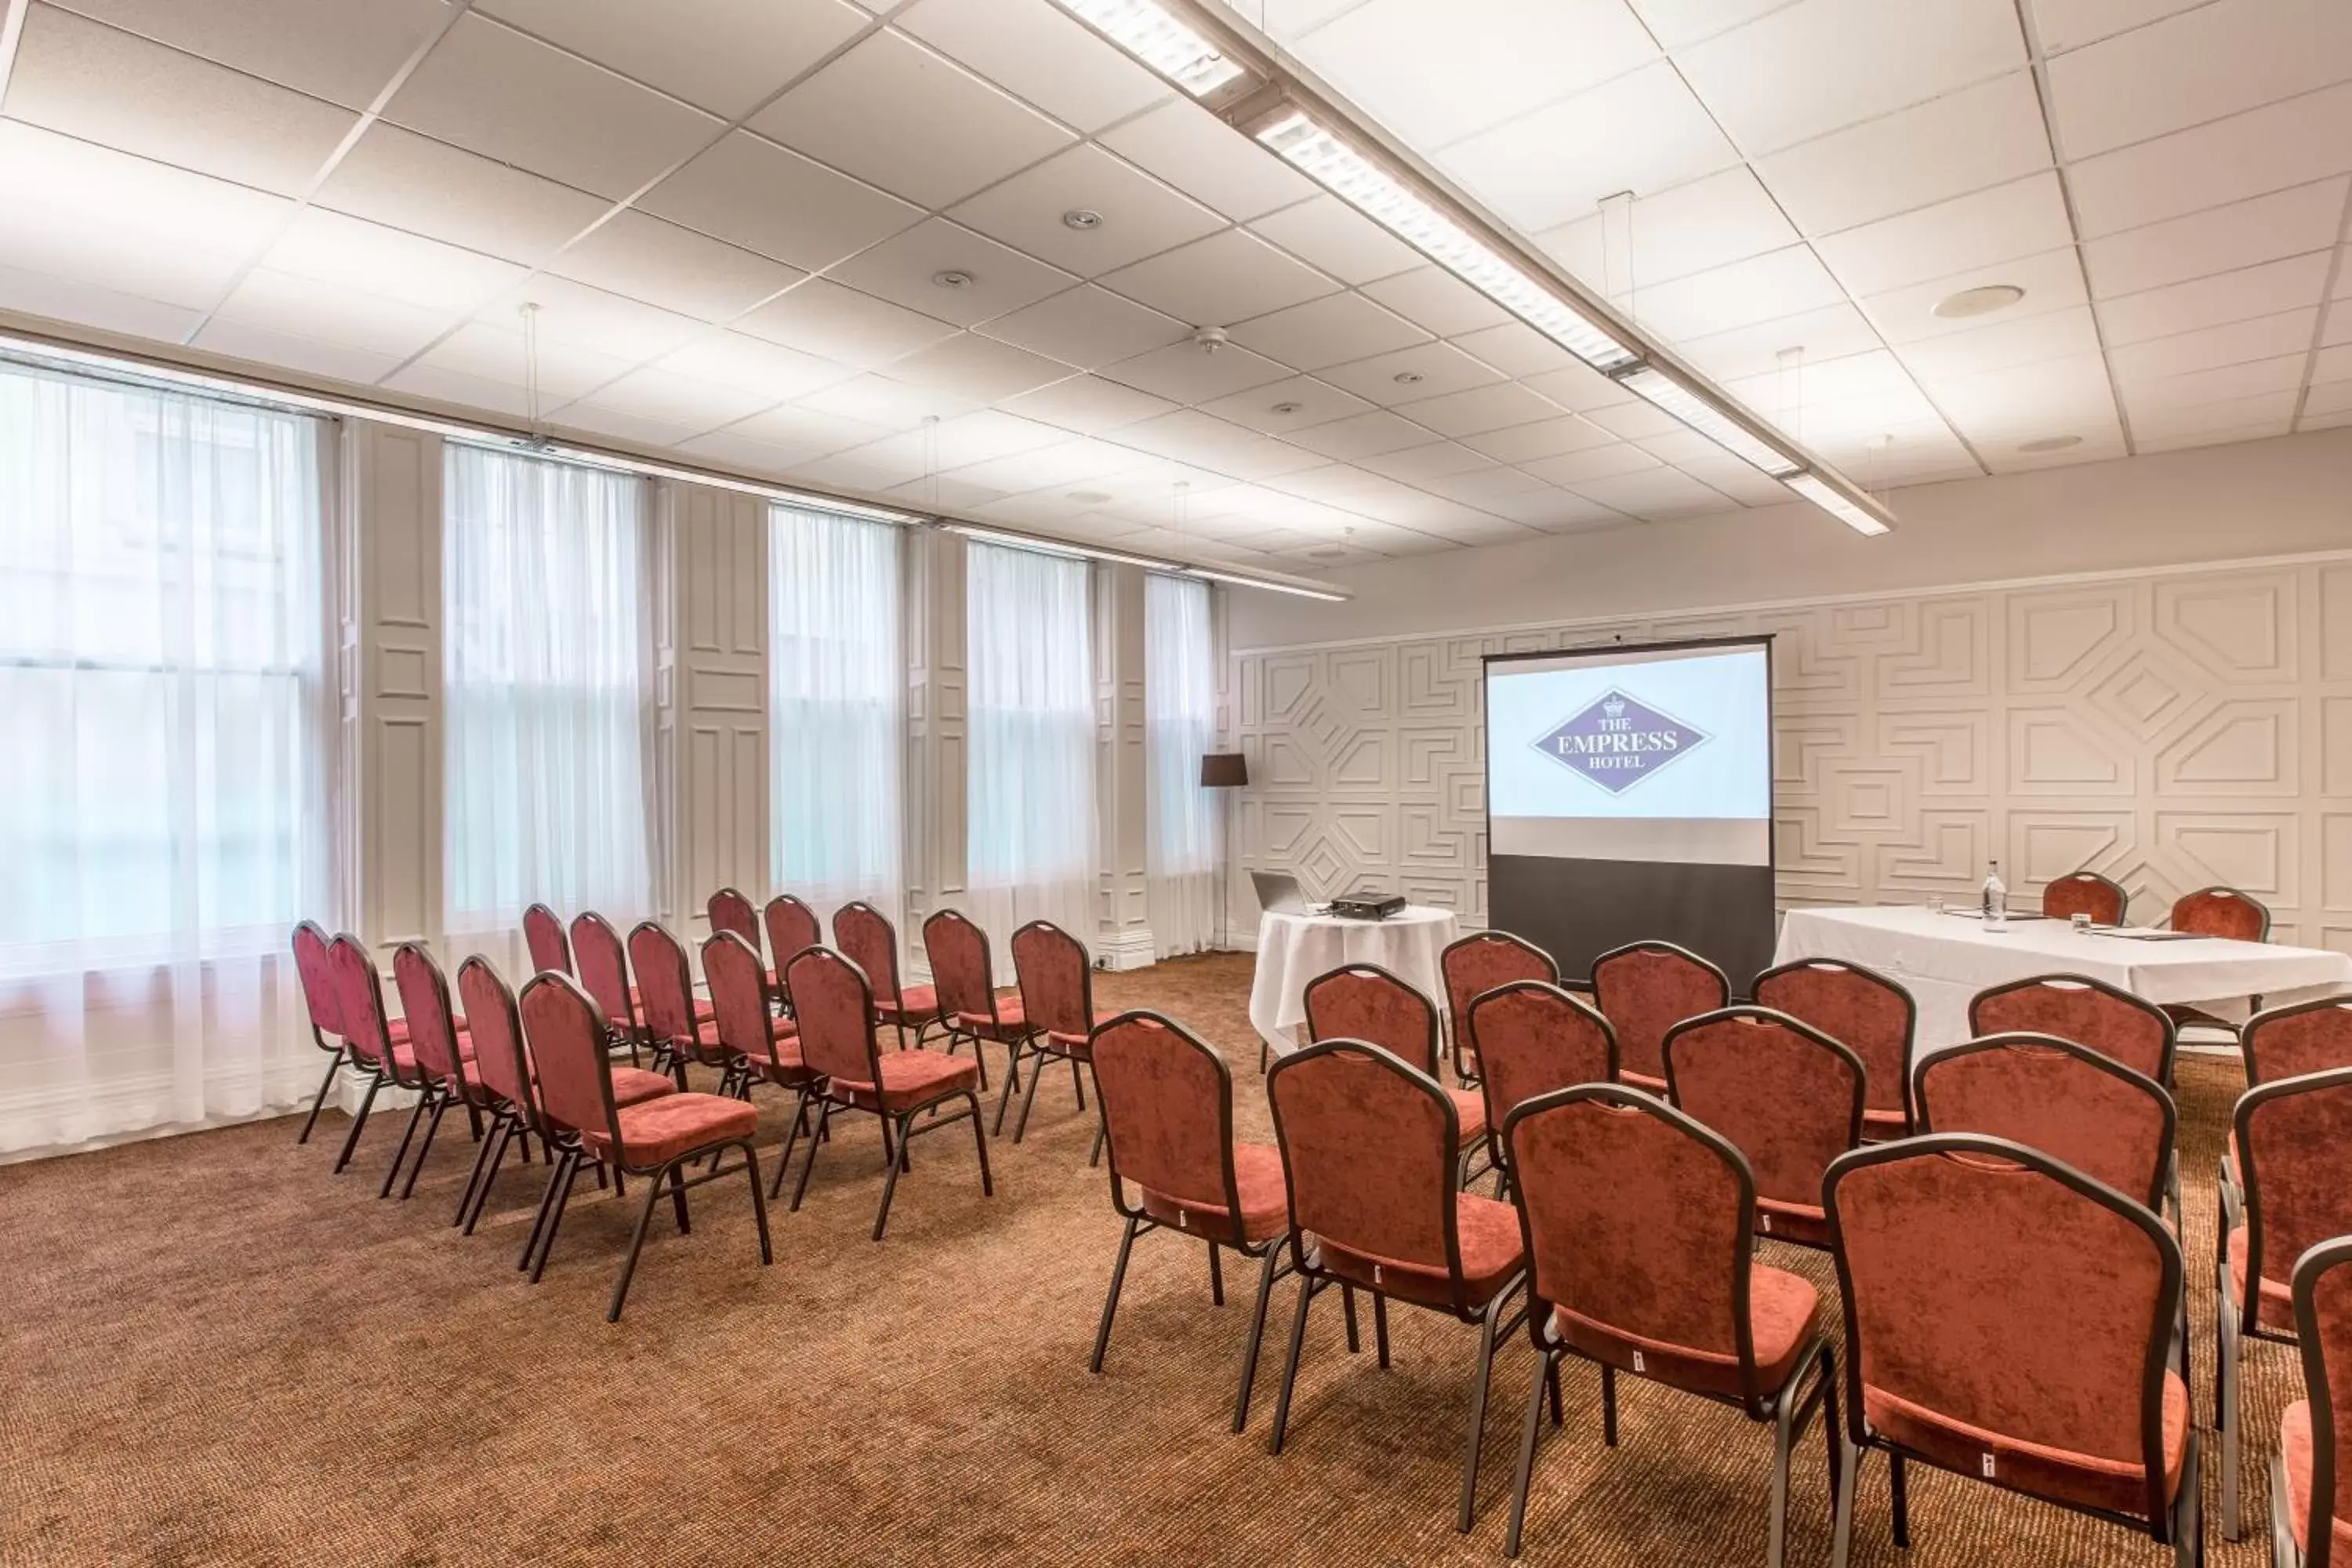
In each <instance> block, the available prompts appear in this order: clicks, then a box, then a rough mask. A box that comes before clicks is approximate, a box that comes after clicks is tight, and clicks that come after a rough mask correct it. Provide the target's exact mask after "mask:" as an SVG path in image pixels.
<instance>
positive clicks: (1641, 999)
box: [1592, 942, 1731, 1079]
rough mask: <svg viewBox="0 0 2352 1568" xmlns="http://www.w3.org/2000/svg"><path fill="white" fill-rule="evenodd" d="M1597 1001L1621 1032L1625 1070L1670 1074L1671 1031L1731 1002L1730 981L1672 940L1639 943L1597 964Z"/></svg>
mask: <svg viewBox="0 0 2352 1568" xmlns="http://www.w3.org/2000/svg"><path fill="white" fill-rule="evenodd" d="M1592 999H1593V1001H1594V1002H1595V1003H1596V1004H1597V1005H1599V1006H1600V1008H1601V1016H1602V1017H1604V1018H1606V1019H1608V1020H1609V1026H1610V1027H1611V1028H1612V1029H1614V1030H1616V1031H1617V1068H1618V1070H1619V1071H1620V1072H1625V1073H1633V1074H1636V1075H1638V1076H1640V1077H1642V1078H1646V1079H1663V1078H1664V1077H1665V1076H1666V1067H1665V1058H1664V1057H1663V1056H1662V1055H1661V1054H1660V1053H1661V1052H1662V1051H1663V1050H1664V1047H1665V1043H1666V1031H1667V1030H1668V1029H1671V1028H1673V1027H1674V1026H1675V1025H1676V1024H1679V1023H1681V1022H1682V1021H1683V1020H1684V1019H1685V1018H1696V1017H1697V1016H1699V1015H1700V1014H1702V1013H1713V1012H1716V1011H1717V1010H1718V1009H1720V1008H1723V1007H1727V1006H1728V1005H1730V1004H1731V982H1730V981H1729V980H1727V979H1726V978H1725V977H1724V973H1723V971H1722V970H1720V969H1717V967H1716V966H1715V965H1714V964H1712V963H1708V962H1707V961H1706V959H1704V958H1701V957H1700V956H1699V955H1698V954H1696V953H1695V952H1688V951H1686V950H1685V949H1683V948H1679V947H1676V946H1675V944H1674V943H1672V942H1633V943H1630V944H1629V945H1627V946H1624V947H1621V948H1618V949H1616V950H1615V951H1614V952H1604V953H1602V954H1601V956H1600V957H1599V958H1596V959H1594V960H1593V961H1592Z"/></svg>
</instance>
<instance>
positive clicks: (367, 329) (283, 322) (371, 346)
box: [217, 267, 457, 381]
mask: <svg viewBox="0 0 2352 1568" xmlns="http://www.w3.org/2000/svg"><path fill="white" fill-rule="evenodd" d="M217 315H218V316H219V317H222V318H226V319H227V320H230V321H238V322H242V323H244V324H245V325H247V326H250V327H258V328H261V329H263V330H264V331H273V332H283V333H285V334H286V335H288V336H289V337H296V338H305V339H309V340H310V341H312V342H320V343H331V344H335V345H338V346H340V347H343V348H348V349H352V350H356V351H359V352H361V353H366V354H372V355H377V356H380V357H381V358H382V360H383V363H382V364H381V365H379V366H378V367H377V369H376V370H375V371H374V373H373V374H369V375H365V376H362V377H358V378H357V379H360V380H362V381H373V380H375V379H376V377H377V376H380V375H383V374H384V373H385V372H386V371H389V370H391V369H392V367H393V366H394V365H396V364H398V363H401V362H402V361H403V360H405V359H407V358H409V357H410V356H411V355H413V354H415V353H417V352H418V351H419V350H421V349H423V348H424V347H425V344H427V343H429V342H432V341H433V340H434V339H435V338H437V337H439V336H440V335H441V334H442V333H443V332H445V331H447V330H449V328H451V327H452V326H454V325H456V324H457V323H456V322H455V321H454V320H453V319H452V317H451V313H450V312H449V311H447V310H427V309H424V308H422V307H419V306H417V305H415V304H412V303H408V302H405V301H403V300H394V299H388V298H386V297H385V296H383V295H382V294H378V293H373V292H368V291H364V290H361V289H353V288H350V287H348V286H345V285H342V284H336V283H322V282H320V281H319V280H317V279H311V278H304V277H299V276H297V275H295V274H293V273H290V272H280V271H278V270H276V269H275V268H268V267H257V268H254V269H253V270H252V271H250V272H248V273H247V274H246V275H245V277H244V278H243V279H241V280H239V282H238V283H237V286H236V289H233V290H232V291H231V292H230V293H229V295H228V296H227V298H226V299H224V300H222V301H221V303H220V307H219V310H218V311H217Z"/></svg>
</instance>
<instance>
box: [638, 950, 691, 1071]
mask: <svg viewBox="0 0 2352 1568" xmlns="http://www.w3.org/2000/svg"><path fill="white" fill-rule="evenodd" d="M629 967H630V969H632V970H633V971H635V973H636V976H637V1002H638V1005H640V1006H642V1007H643V1008H644V1009H645V1017H646V1033H647V1034H648V1035H651V1036H652V1037H654V1038H655V1039H656V1040H667V1041H668V1042H669V1044H670V1045H671V1047H674V1048H675V1049H677V1050H680V1051H683V1052H685V1053H686V1054H687V1055H688V1056H691V1057H693V1058H696V1059H698V1060H699V1059H701V1057H702V1050H701V1046H702V1036H701V1031H700V1030H698V1029H697V1028H696V1027H695V1025H694V976H693V974H692V973H690V972H689V971H688V968H687V966H686V948H685V947H684V945H683V944H681V943H680V942H678V940H677V938H676V937H674V936H672V935H670V934H669V931H667V929H666V928H664V927H663V925H662V923H661V922H660V921H638V922H637V925H636V929H635V930H634V931H630V932H629Z"/></svg>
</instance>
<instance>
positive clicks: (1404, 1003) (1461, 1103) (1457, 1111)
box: [1304, 963, 1489, 1184]
mask: <svg viewBox="0 0 2352 1568" xmlns="http://www.w3.org/2000/svg"><path fill="white" fill-rule="evenodd" d="M1304 1000H1305V1002H1306V1005H1307V1038H1308V1040H1309V1041H1310V1043H1311V1042H1316V1041H1322V1040H1363V1041H1366V1042H1368V1043H1370V1044H1371V1045H1375V1046H1378V1047H1381V1049H1382V1050H1384V1051H1387V1052H1389V1053H1390V1054H1391V1055H1392V1056H1394V1057H1395V1058H1397V1059H1398V1060H1399V1061H1401V1062H1402V1063H1404V1064H1405V1065H1406V1066H1407V1067H1410V1068H1413V1069H1414V1070H1415V1071H1416V1072H1424V1073H1427V1074H1428V1075H1429V1076H1430V1077H1431V1078H1435V1077H1436V1076H1437V1008H1436V1006H1435V1005H1434V1004H1433V1003H1432V1002H1431V1001H1430V999H1429V998H1428V997H1426V996H1424V995H1423V994H1421V993H1420V992H1418V991H1416V990H1414V989H1413V988H1412V986H1410V985H1408V984H1405V983H1404V982H1403V981H1402V980H1400V979H1398V978H1397V977H1396V976H1395V975H1393V974H1391V973H1389V972H1388V971H1387V970H1385V969H1382V968H1381V966H1380V965H1379V964H1377V963H1350V964H1347V965H1345V966H1344V967H1341V968H1339V969H1334V970H1332V971H1330V972H1329V973H1325V974H1318V975H1317V976H1316V977H1315V978H1314V979H1312V980H1310V981H1308V982H1307V991H1306V994H1305V997H1304ZM1445 1098H1446V1099H1448V1100H1452V1101H1453V1102H1454V1121H1455V1124H1456V1125H1457V1126H1459V1127H1460V1128H1461V1130H1462V1148H1461V1159H1462V1173H1461V1176H1460V1181H1461V1182H1462V1183H1464V1184H1467V1183H1468V1182H1469V1180H1470V1176H1471V1170H1470V1161H1471V1156H1472V1155H1473V1154H1474V1153H1475V1152H1476V1151H1477V1150H1478V1149H1479V1148H1480V1147H1481V1146H1483V1145H1485V1144H1486V1142H1487V1138H1486V1129H1487V1127H1488V1125H1489V1123H1488V1122H1487V1121H1486V1096H1485V1094H1484V1093H1483V1092H1482V1091H1481V1090H1478V1089H1447V1090H1446V1091H1445Z"/></svg>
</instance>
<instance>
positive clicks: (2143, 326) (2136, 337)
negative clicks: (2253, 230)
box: [2098, 250, 2335, 346]
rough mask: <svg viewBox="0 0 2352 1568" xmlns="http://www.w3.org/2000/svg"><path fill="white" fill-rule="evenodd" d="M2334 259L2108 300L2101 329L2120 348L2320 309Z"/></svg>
mask: <svg viewBox="0 0 2352 1568" xmlns="http://www.w3.org/2000/svg"><path fill="white" fill-rule="evenodd" d="M2334 259H2335V258H2334V255H2333V253H2332V252H2329V251H2325V250H2320V251H2314V252H2312V253H2311V254H2309V255H2307V256H2294V257H2289V258H2286V259H2285V260H2284V261H2269V262H2264V263H2263V264H2261V265H2259V266H2255V267H2247V268H2240V269H2239V270H2237V271H2234V272H2219V273H2214V274H2211V275H2210V276H2208V277H2204V278H2192V279H2189V281H2187V282H2185V283H2172V284H2168V285H2166V286H2165V287H2163V288H2160V289H2146V290H2144V291H2142V292H2140V293H2137V294H2125V295H2121V296H2118V297H2117V298H2115V299H2112V300H2100V301H2099V304H2098V311H2099V324H2100V327H2101V329H2102V330H2103V331H2104V332H2105V336H2106V341H2107V342H2108V343H2109V344H2110V345H2116V346H2120V345H2123V344H2126V343H2136V342H2145V341H2146V340H2147V339H2149V338H2161V337H2169V336H2171V335H2172V334H2173V333H2176V332H2188V331H2196V330H2197V329H2199V328H2200V327H2215V326H2220V325H2221V324H2222V323H2224V322H2227V321H2248V320H2251V319H2252V318H2253V317H2255V316H2260V315H2265V314H2269V313H2271V312H2273V311H2275V310H2278V309H2279V308H2280V307H2282V306H2290V307H2291V306H2295V305H2315V304H2317V303H2318V302H2319V299H2320V296H2321V295H2322V294H2324V293H2325V292H2326V289H2327V274H2328V269H2329V268H2330V266H2331V265H2332V264H2333V262H2334Z"/></svg>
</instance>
